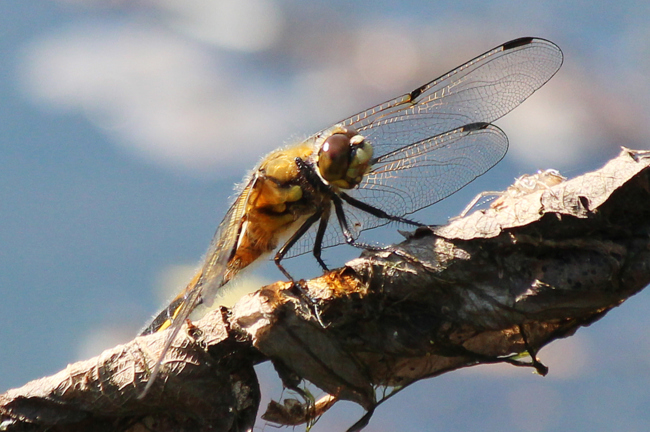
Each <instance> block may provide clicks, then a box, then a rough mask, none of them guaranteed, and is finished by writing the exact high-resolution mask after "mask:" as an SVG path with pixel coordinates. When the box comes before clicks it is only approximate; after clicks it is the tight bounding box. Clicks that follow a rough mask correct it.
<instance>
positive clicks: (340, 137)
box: [317, 126, 372, 189]
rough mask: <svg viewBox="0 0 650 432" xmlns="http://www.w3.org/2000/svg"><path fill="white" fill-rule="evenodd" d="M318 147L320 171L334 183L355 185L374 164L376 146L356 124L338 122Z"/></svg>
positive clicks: (344, 186) (344, 187)
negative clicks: (344, 124)
mask: <svg viewBox="0 0 650 432" xmlns="http://www.w3.org/2000/svg"><path fill="white" fill-rule="evenodd" d="M328 132H329V134H328V135H327V137H326V138H325V140H324V141H323V144H322V145H321V147H320V150H319V151H318V160H317V165H318V171H319V173H320V175H321V177H322V178H323V179H324V180H325V181H327V182H328V183H330V184H333V185H336V186H338V187H340V188H343V189H352V188H353V187H355V186H357V185H358V184H359V183H361V180H363V176H364V175H365V174H366V173H367V172H368V170H369V168H370V160H371V159H372V146H371V145H370V144H369V143H368V142H366V140H365V138H364V137H363V136H361V135H359V134H358V133H357V131H356V130H354V129H352V128H344V127H342V126H335V127H334V128H332V129H331V130H330V131H328Z"/></svg>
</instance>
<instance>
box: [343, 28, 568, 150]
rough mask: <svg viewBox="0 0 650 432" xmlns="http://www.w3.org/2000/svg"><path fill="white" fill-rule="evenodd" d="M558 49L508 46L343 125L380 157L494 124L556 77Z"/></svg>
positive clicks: (524, 42) (535, 43) (533, 42)
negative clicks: (466, 128) (475, 125)
mask: <svg viewBox="0 0 650 432" xmlns="http://www.w3.org/2000/svg"><path fill="white" fill-rule="evenodd" d="M562 61H563V55H562V51H561V50H560V48H559V47H558V46H557V45H555V44H553V43H552V42H550V41H547V40H544V39H538V38H521V39H516V40H513V41H510V42H507V43H505V44H503V45H501V46H499V47H497V48H495V49H493V50H490V51H488V52H486V53H485V54H482V55H480V56H478V57H476V58H474V59H473V60H470V61H469V62H467V63H465V64H464V65H462V66H459V67H457V68H456V69H454V70H452V71H450V72H448V73H446V74H444V75H442V76H441V77H440V78H437V79H435V80H433V81H431V82H429V83H427V84H424V85H423V86H420V87H418V88H417V89H415V90H413V91H412V92H410V93H407V94H405V95H403V96H400V97H397V98H395V99H392V100H389V101H386V102H384V103H382V104H380V105H377V106H375V107H372V108H369V109H367V110H366V111H363V112H360V113H358V114H355V115H353V116H351V117H349V118H347V119H345V120H342V121H341V122H340V123H342V124H343V125H344V126H352V127H354V128H355V129H356V130H357V131H358V132H359V133H360V134H361V135H363V136H365V137H366V139H367V140H368V142H370V144H372V146H373V148H374V150H375V155H383V154H386V153H389V152H391V151H394V150H396V149H398V148H401V147H403V146H405V145H410V144H411V143H415V142H419V141H422V140H424V139H427V138H430V137H433V136H436V135H439V134H442V133H445V132H447V131H451V130H453V129H456V128H459V127H461V126H464V125H466V124H471V123H478V122H485V123H492V122H493V121H495V120H497V119H499V118H500V117H502V116H504V115H505V114H507V113H508V112H510V111H512V110H513V109H514V108H516V107H517V106H518V105H519V104H520V103H522V102H523V101H524V100H526V98H528V97H529V96H530V95H531V94H533V93H534V92H535V91H536V90H537V89H539V88H540V87H541V86H542V85H544V84H545V83H546V82H547V81H548V80H549V79H551V78H552V77H553V75H555V73H556V72H557V71H558V70H559V68H560V66H561V65H562Z"/></svg>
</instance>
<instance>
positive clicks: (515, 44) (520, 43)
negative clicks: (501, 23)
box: [503, 37, 533, 51]
mask: <svg viewBox="0 0 650 432" xmlns="http://www.w3.org/2000/svg"><path fill="white" fill-rule="evenodd" d="M532 41H533V38H532V37H522V38H519V39H515V40H511V41H510V42H506V43H504V44H503V50H504V51H508V50H510V49H513V48H517V47H520V46H524V45H528V44H529V43H531V42H532Z"/></svg>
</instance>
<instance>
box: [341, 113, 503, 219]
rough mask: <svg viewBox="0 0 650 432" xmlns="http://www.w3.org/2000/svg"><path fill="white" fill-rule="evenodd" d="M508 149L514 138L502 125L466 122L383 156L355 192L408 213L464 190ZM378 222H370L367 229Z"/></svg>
mask: <svg viewBox="0 0 650 432" xmlns="http://www.w3.org/2000/svg"><path fill="white" fill-rule="evenodd" d="M507 151H508V137H507V136H506V134H505V133H504V132H503V131H502V130H501V129H500V128H498V127H497V126H494V125H491V124H489V123H474V124H471V125H466V126H463V127H460V128H458V129H454V130H451V131H449V132H445V133H443V134H440V135H438V136H435V137H432V138H428V139H425V140H422V141H420V142H416V143H413V144H411V145H408V146H404V147H402V148H400V149H399V150H396V151H393V152H391V153H388V154H386V155H384V156H381V157H379V158H377V160H376V163H375V164H374V165H373V167H372V170H371V171H370V173H368V175H366V176H365V178H364V179H363V181H362V182H361V184H360V185H359V187H358V188H357V189H354V190H352V191H350V195H353V196H355V198H358V199H359V200H361V201H363V202H365V203H367V204H370V205H372V206H373V207H377V208H380V209H382V210H384V211H385V212H386V213H388V214H390V215H392V216H406V215H409V214H411V213H414V212H416V211H418V210H420V209H422V208H424V207H427V206H430V205H431V204H434V203H436V202H438V201H440V200H442V199H444V198H446V197H448V196H449V195H451V194H453V193H454V192H456V191H458V190H459V189H461V188H463V187H464V186H466V185H467V184H469V183H470V182H471V181H473V180H474V179H476V178H477V177H479V176H481V175H483V174H484V173H485V172H487V171H488V170H489V169H490V168H492V167H493V166H494V165H496V164H497V163H498V162H499V161H500V160H501V159H503V157H504V156H505V154H506V152H507ZM375 226H377V225H376V223H371V222H370V221H368V222H366V223H364V224H363V227H362V228H361V229H362V230H366V229H370V228H374V227H375Z"/></svg>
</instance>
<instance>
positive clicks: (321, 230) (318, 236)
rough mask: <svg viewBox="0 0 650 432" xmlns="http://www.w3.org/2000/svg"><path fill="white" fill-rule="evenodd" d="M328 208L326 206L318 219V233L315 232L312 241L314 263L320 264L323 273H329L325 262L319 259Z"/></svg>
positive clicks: (328, 212)
mask: <svg viewBox="0 0 650 432" xmlns="http://www.w3.org/2000/svg"><path fill="white" fill-rule="evenodd" d="M330 208H331V206H329V205H328V206H327V207H326V209H325V210H323V214H322V215H321V218H320V223H319V224H318V231H317V232H316V239H315V240H314V249H313V252H312V253H313V254H314V258H316V261H318V264H320V266H321V267H322V268H323V271H329V269H328V268H327V265H325V262H324V261H323V259H322V258H321V251H322V247H323V237H324V236H325V230H326V229H327V223H328V222H329V219H330Z"/></svg>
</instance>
